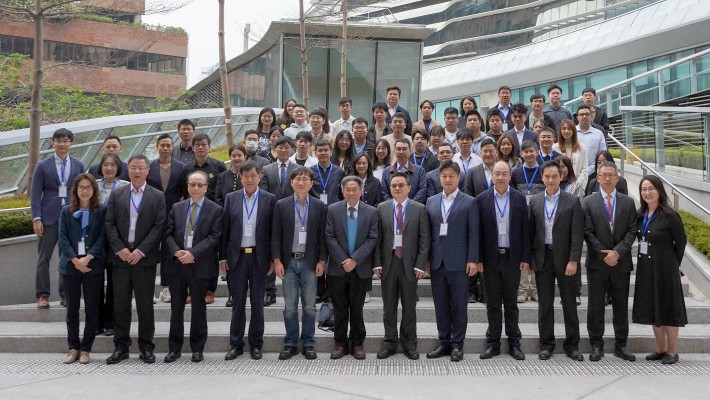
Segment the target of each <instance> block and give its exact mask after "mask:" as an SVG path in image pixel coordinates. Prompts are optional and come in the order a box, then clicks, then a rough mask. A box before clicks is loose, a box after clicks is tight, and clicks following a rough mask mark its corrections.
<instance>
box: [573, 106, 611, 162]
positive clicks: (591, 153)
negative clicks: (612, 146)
mask: <svg viewBox="0 0 710 400" xmlns="http://www.w3.org/2000/svg"><path fill="white" fill-rule="evenodd" d="M577 119H578V120H579V125H577V140H579V142H580V143H583V144H584V146H585V147H586V148H587V163H588V165H589V168H587V172H589V175H591V174H592V173H594V171H595V168H594V164H595V163H596V162H597V159H596V154H597V153H598V152H600V151H601V150H606V140H604V133H603V132H602V131H600V130H599V129H597V128H595V127H593V126H592V110H591V109H590V107H589V106H588V105H586V104H583V105H581V106H579V108H577Z"/></svg>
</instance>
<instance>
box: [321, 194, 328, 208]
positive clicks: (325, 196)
mask: <svg viewBox="0 0 710 400" xmlns="http://www.w3.org/2000/svg"><path fill="white" fill-rule="evenodd" d="M320 201H322V202H323V204H326V205H327V204H328V194H327V193H321V194H320Z"/></svg>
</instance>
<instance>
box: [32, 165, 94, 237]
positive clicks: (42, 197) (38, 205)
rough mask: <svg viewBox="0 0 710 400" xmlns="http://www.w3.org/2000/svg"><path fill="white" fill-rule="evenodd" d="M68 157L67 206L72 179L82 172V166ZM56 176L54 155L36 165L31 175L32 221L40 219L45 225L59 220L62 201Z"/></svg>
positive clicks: (59, 183) (57, 176)
mask: <svg viewBox="0 0 710 400" xmlns="http://www.w3.org/2000/svg"><path fill="white" fill-rule="evenodd" d="M67 157H69V162H70V163H71V167H70V169H69V176H68V177H67V180H66V186H67V198H66V204H69V193H68V192H69V190H70V189H71V185H72V183H74V178H76V176H77V175H79V174H80V173H82V172H84V164H82V163H81V161H79V160H77V159H76V158H74V157H72V156H67ZM59 179H60V178H59V175H58V174H57V167H56V164H55V161H54V155H51V156H49V157H47V158H45V159H44V160H42V161H40V162H39V163H37V167H36V168H35V171H34V173H33V174H32V189H31V191H30V208H31V210H32V219H33V220H34V219H36V218H40V219H41V220H42V223H43V224H45V225H52V224H56V223H57V221H58V220H59V209H60V208H61V206H62V201H61V200H60V199H59V187H60V186H61V185H62V184H61V182H60V180H59Z"/></svg>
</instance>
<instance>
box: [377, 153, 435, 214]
mask: <svg viewBox="0 0 710 400" xmlns="http://www.w3.org/2000/svg"><path fill="white" fill-rule="evenodd" d="M408 165H409V168H408V169H407V171H406V172H407V175H409V182H410V183H411V185H412V188H411V189H410V190H409V195H408V197H409V198H410V199H412V200H415V201H418V202H420V203H422V204H424V203H426V171H424V168H422V167H420V166H418V165H414V163H412V162H411V161H409V163H408ZM395 172H397V163H396V162H395V163H393V164H392V165H391V166H390V167H388V168H385V170H384V171H382V182H381V186H382V200H389V199H391V198H392V196H391V195H390V181H391V180H392V175H394V173H395Z"/></svg>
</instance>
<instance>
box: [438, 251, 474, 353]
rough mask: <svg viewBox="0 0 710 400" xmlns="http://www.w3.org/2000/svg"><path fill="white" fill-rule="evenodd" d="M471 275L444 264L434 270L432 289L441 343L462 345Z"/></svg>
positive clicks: (466, 319) (444, 344) (446, 345)
mask: <svg viewBox="0 0 710 400" xmlns="http://www.w3.org/2000/svg"><path fill="white" fill-rule="evenodd" d="M468 278H469V277H468V275H467V274H466V271H451V270H448V269H446V267H445V266H444V264H442V265H441V266H440V267H439V268H437V269H433V270H431V292H432V296H433V297H434V312H435V313H436V328H437V330H438V331H439V344H440V345H441V346H444V347H450V346H451V345H455V346H459V347H460V348H461V349H463V341H464V338H465V337H466V324H468Z"/></svg>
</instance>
